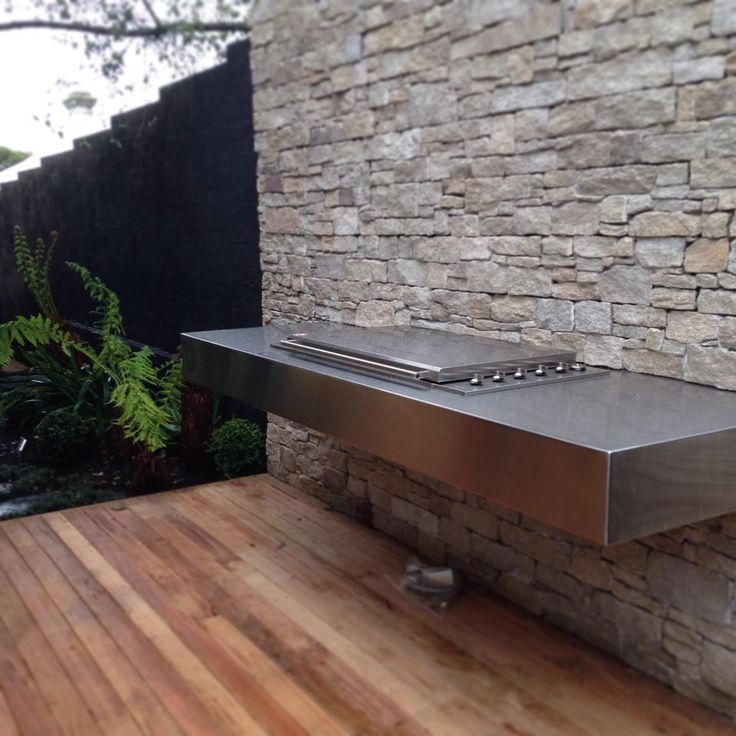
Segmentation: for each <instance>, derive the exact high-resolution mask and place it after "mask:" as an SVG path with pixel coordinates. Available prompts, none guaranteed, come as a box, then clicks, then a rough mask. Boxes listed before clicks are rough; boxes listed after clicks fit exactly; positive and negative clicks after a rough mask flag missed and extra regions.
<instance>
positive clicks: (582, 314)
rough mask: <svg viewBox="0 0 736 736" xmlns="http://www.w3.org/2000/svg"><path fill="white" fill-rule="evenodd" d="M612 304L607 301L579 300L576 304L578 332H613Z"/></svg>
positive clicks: (604, 333)
mask: <svg viewBox="0 0 736 736" xmlns="http://www.w3.org/2000/svg"><path fill="white" fill-rule="evenodd" d="M611 314H612V309H611V305H610V304H607V303H605V302H586V301H582V302H577V303H576V304H575V330H576V332H583V333H589V332H594V333H596V334H599V335H610V334H611V326H612V321H611Z"/></svg>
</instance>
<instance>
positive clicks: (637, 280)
mask: <svg viewBox="0 0 736 736" xmlns="http://www.w3.org/2000/svg"><path fill="white" fill-rule="evenodd" d="M651 287H652V276H651V273H650V272H649V271H647V270H646V269H644V268H640V267H639V266H613V267H611V268H610V269H608V270H607V271H604V272H603V273H602V274H601V275H600V277H599V279H598V293H599V294H600V297H601V299H603V300H604V301H607V302H613V303H619V304H645V305H646V304H649V296H650V292H651Z"/></svg>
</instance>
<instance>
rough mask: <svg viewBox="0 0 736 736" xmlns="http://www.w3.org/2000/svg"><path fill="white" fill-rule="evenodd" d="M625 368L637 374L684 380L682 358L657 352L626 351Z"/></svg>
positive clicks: (624, 356) (624, 352) (624, 355)
mask: <svg viewBox="0 0 736 736" xmlns="http://www.w3.org/2000/svg"><path fill="white" fill-rule="evenodd" d="M623 367H624V368H625V369H626V370H627V371H634V372H635V373H650V374H652V375H655V376H665V377H666V378H682V376H683V366H682V358H681V357H679V356H677V355H667V354H666V353H660V352H657V351H655V350H641V349H634V350H632V349H625V350H624V351H623Z"/></svg>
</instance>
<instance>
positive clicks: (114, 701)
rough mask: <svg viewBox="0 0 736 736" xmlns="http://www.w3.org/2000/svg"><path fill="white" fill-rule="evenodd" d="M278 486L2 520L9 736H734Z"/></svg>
mask: <svg viewBox="0 0 736 736" xmlns="http://www.w3.org/2000/svg"><path fill="white" fill-rule="evenodd" d="M406 555H407V553H406V550H405V549H403V548H402V547H401V546H399V545H397V544H394V543H393V542H391V541H389V540H387V539H386V538H385V537H383V536H382V535H380V534H378V533H375V532H372V531H371V530H368V529H365V528H363V527H361V526H358V525H357V524H354V523H352V522H351V521H349V520H347V519H345V518H343V517H340V516H337V515H335V514H332V513H330V512H328V511H325V510H323V509H322V508H321V507H320V506H319V505H318V504H316V503H315V502H313V501H311V500H306V499H304V498H302V497H300V496H298V495H296V494H295V492H293V491H291V490H290V489H286V488H285V487H284V486H283V485H281V484H279V483H277V482H276V481H274V480H272V479H271V478H269V477H268V476H259V477H255V478H250V479H246V480H242V481H235V482H230V483H222V484H217V485H211V486H205V487H201V488H196V489H190V490H184V491H176V492H170V493H163V494H158V495H155V496H148V497H142V498H137V499H132V500H127V501H125V502H112V503H109V504H101V505H97V506H90V507H87V508H84V509H75V510H72V511H65V512H59V513H55V514H48V515H45V516H40V517H34V518H29V519H24V520H16V521H7V522H3V523H2V524H0V591H1V592H0V734H2V736H10V735H11V734H18V733H21V734H40V735H42V736H49V735H51V734H57V733H58V734H104V735H105V736H113V735H122V734H125V735H126V736H127V735H128V734H151V735H152V736H167V735H169V734H172V735H173V734H191V735H192V736H219V735H220V734H278V735H279V736H281V735H285V736H289V735H291V734H305V735H308V736H316V735H318V734H396V735H397V736H398V735H405V736H408V735H409V734H442V735H444V734H463V735H464V734H482V735H483V736H495V735H496V734H507V735H509V736H513V735H515V736H532V735H534V736H536V735H541V736H553V735H555V734H565V735H571V734H574V735H578V734H580V735H584V734H590V735H591V736H607V735H609V734H610V735H611V736H638V735H644V734H660V735H661V734H673V735H674V734H677V735H678V736H685V735H688V736H689V735H697V734H704V735H705V734H708V736H715V735H716V734H733V733H736V729H735V728H734V727H733V726H732V725H731V724H730V723H729V722H727V721H726V720H725V719H721V718H720V717H717V716H715V715H713V714H712V713H710V712H709V711H706V710H705V709H702V708H700V707H698V706H696V705H694V704H692V703H690V702H688V701H686V700H685V699H683V698H681V697H679V696H677V695H675V694H674V693H672V692H671V691H669V690H667V689H666V688H665V687H663V686H661V685H659V684H658V683H655V682H654V681H653V680H650V679H648V678H646V677H643V676H640V675H638V674H636V673H634V672H633V671H631V670H629V669H628V668H626V667H624V666H622V665H620V664H619V663H617V662H615V661H614V660H612V659H610V658H608V657H606V656H604V655H602V654H599V653H597V652H595V651H593V650H591V649H589V648H588V647H586V646H584V645H582V644H580V643H579V642H577V641H575V640H573V639H572V638H570V637H567V636H565V635H563V634H559V633H557V632H555V631H553V630H551V629H549V628H547V627H546V626H544V625H543V624H541V623H540V622H538V621H536V620H534V619H532V618H531V617H528V616H526V615H524V614H521V613H519V612H518V611H516V610H515V609H514V608H512V607H511V606H509V605H507V604H505V603H502V602H499V601H497V600H495V599H493V598H491V597H489V596H486V595H483V594H477V593H472V594H471V593H468V594H466V595H465V596H464V598H463V599H462V600H461V601H460V602H458V604H457V605H456V606H455V607H454V608H453V609H452V610H451V611H450V612H448V613H446V614H444V615H442V616H439V615H436V614H433V613H430V612H428V611H426V610H424V609H423V608H422V607H420V606H418V605H417V604H415V603H413V602H412V601H409V600H407V599H406V597H405V596H404V594H403V593H402V592H401V591H400V590H399V589H398V587H397V585H396V582H397V580H398V576H399V574H400V572H401V570H402V568H403V565H404V563H405V560H406Z"/></svg>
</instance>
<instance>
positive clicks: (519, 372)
mask: <svg viewBox="0 0 736 736" xmlns="http://www.w3.org/2000/svg"><path fill="white" fill-rule="evenodd" d="M514 378H515V379H516V380H517V381H518V380H519V379H520V378H526V371H525V370H524V369H523V368H517V369H516V373H514Z"/></svg>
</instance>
